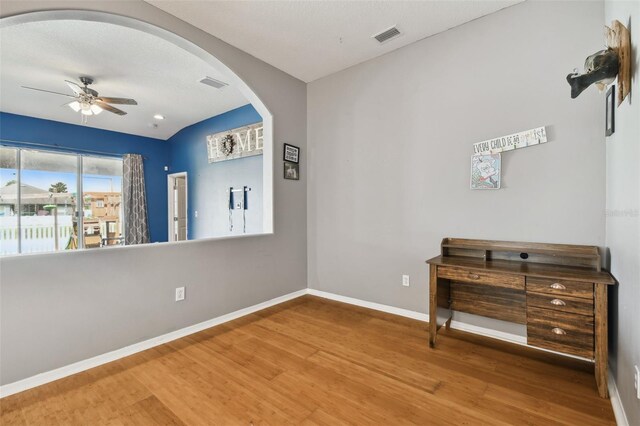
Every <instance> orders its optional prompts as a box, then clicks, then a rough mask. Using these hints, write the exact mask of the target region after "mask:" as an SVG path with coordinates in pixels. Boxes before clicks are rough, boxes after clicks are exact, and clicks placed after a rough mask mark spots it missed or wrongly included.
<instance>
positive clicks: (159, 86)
mask: <svg viewBox="0 0 640 426" xmlns="http://www.w3.org/2000/svg"><path fill="white" fill-rule="evenodd" d="M81 75H87V76H91V77H93V78H94V79H95V82H94V85H92V86H91V87H92V88H93V89H95V90H97V91H98V92H99V94H100V95H101V96H109V97H128V98H133V99H135V100H136V101H137V102H138V105H137V106H131V105H115V106H116V107H118V108H120V109H122V110H124V111H126V112H127V115H125V116H118V115H115V114H112V113H109V112H107V111H104V112H102V113H101V114H100V115H98V116H90V117H89V118H88V123H87V125H88V126H90V127H96V128H100V129H106V130H113V131H118V132H124V133H130V134H135V135H141V136H148V137H153V138H159V139H167V138H169V137H170V136H172V135H173V134H175V133H176V132H177V131H179V130H181V129H182V128H184V127H186V126H188V125H190V124H193V123H196V122H198V121H202V120H204V119H206V118H209V117H212V116H215V115H218V114H220V113H223V112H226V111H229V110H231V109H234V108H237V107H239V106H242V105H246V104H247V103H249V102H248V101H247V100H246V98H244V96H243V95H241V94H240V92H239V91H238V90H237V89H236V88H234V87H231V86H228V87H225V88H223V89H221V90H217V89H214V88H212V87H210V86H205V85H203V84H202V83H199V80H200V79H202V78H204V77H205V76H209V77H213V78H215V79H218V80H222V81H226V82H228V81H229V80H228V79H227V78H225V76H224V75H222V74H221V73H220V72H218V71H216V70H215V69H214V68H213V67H211V66H210V65H208V64H207V63H205V62H204V61H203V60H201V59H199V58H197V57H195V56H193V55H192V54H190V53H188V52H187V51H185V50H183V49H181V48H179V47H177V46H175V45H173V44H171V43H169V42H167V41H165V40H163V39H160V38H158V37H156V36H152V35H149V34H147V33H144V32H141V31H138V30H134V29H130V28H125V27H122V26H117V25H113V24H107V23H98V22H87V21H46V22H35V23H28V24H20V25H14V26H9V27H5V28H2V29H1V30H0V87H1V89H2V92H1V94H0V110H1V111H4V112H10V113H14V114H21V115H27V116H32V117H38V118H45V119H49V120H55V121H62V122H65V123H71V124H80V121H81V115H80V113H76V112H74V111H72V110H71V109H70V108H69V107H67V106H62V105H63V104H65V103H67V102H69V101H70V100H72V99H71V98H67V97H64V96H58V95H53V94H48V93H42V92H36V91H33V90H27V89H23V88H21V87H20V86H31V87H37V88H41V89H45V90H51V91H54V92H61V93H69V94H72V92H71V90H70V89H69V88H68V87H67V85H66V84H65V83H64V80H72V81H76V82H78V77H79V76H81ZM158 113H159V114H162V115H164V116H165V117H166V119H165V120H163V121H156V120H154V119H153V115H154V114H158ZM153 123H157V124H158V127H157V128H153V127H151V126H150V125H151V124H153Z"/></svg>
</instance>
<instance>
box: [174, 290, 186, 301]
mask: <svg viewBox="0 0 640 426" xmlns="http://www.w3.org/2000/svg"><path fill="white" fill-rule="evenodd" d="M181 300H184V287H178V288H176V302H179V301H181Z"/></svg>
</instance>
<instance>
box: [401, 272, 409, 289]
mask: <svg viewBox="0 0 640 426" xmlns="http://www.w3.org/2000/svg"><path fill="white" fill-rule="evenodd" d="M402 285H403V286H405V287H409V275H403V276H402Z"/></svg>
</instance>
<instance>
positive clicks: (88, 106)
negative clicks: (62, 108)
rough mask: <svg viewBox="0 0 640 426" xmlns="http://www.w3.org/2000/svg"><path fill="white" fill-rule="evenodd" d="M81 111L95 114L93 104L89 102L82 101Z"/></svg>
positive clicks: (85, 113)
mask: <svg viewBox="0 0 640 426" xmlns="http://www.w3.org/2000/svg"><path fill="white" fill-rule="evenodd" d="M80 112H81V113H83V114H84V115H93V112H92V111H91V104H90V103H89V102H84V101H83V102H80Z"/></svg>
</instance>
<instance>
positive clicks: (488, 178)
mask: <svg viewBox="0 0 640 426" xmlns="http://www.w3.org/2000/svg"><path fill="white" fill-rule="evenodd" d="M501 168H502V156H501V155H500V153H498V154H480V155H474V156H473V157H471V189H500V169H501Z"/></svg>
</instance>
